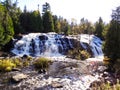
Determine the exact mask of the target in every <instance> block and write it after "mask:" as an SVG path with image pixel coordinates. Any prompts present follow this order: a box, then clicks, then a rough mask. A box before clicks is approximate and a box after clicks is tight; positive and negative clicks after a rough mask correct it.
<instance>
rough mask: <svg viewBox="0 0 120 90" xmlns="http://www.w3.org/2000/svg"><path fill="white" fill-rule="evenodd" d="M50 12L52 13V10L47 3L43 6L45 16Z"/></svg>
mask: <svg viewBox="0 0 120 90" xmlns="http://www.w3.org/2000/svg"><path fill="white" fill-rule="evenodd" d="M48 11H49V12H51V8H50V4H49V3H47V2H46V3H45V4H43V14H44V13H45V12H48Z"/></svg>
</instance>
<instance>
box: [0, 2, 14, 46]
mask: <svg viewBox="0 0 120 90" xmlns="http://www.w3.org/2000/svg"><path fill="white" fill-rule="evenodd" d="M0 17H1V18H0V48H1V47H2V46H4V45H5V44H6V43H8V42H9V41H10V40H11V38H12V37H13V35H14V30H13V23H12V19H11V17H10V16H9V14H8V12H7V10H6V8H5V7H4V6H2V5H1V4H0Z"/></svg>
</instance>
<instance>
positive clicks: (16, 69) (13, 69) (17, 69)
mask: <svg viewBox="0 0 120 90" xmlns="http://www.w3.org/2000/svg"><path fill="white" fill-rule="evenodd" d="M12 71H21V69H19V68H12Z"/></svg>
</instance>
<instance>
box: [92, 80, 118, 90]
mask: <svg viewBox="0 0 120 90" xmlns="http://www.w3.org/2000/svg"><path fill="white" fill-rule="evenodd" d="M91 89H92V90H120V82H119V80H117V83H116V84H114V85H111V84H110V82H109V81H108V82H107V83H102V82H101V85H99V84H98V83H96V84H94V86H92V87H91Z"/></svg>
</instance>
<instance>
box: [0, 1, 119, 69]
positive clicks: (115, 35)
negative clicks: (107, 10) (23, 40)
mask: <svg viewBox="0 0 120 90" xmlns="http://www.w3.org/2000/svg"><path fill="white" fill-rule="evenodd" d="M48 32H56V33H59V34H64V35H66V36H67V35H77V34H89V35H92V34H94V35H96V36H97V37H99V38H100V39H101V40H103V42H104V43H103V52H104V56H105V58H104V61H108V62H109V65H108V67H109V68H110V70H112V71H117V70H118V71H120V68H119V66H120V6H117V8H116V9H115V10H113V11H112V14H111V21H110V22H109V23H105V22H104V20H102V18H101V17H99V19H98V21H96V22H95V23H91V22H90V21H89V20H87V19H85V18H84V17H83V18H81V19H80V23H79V24H77V23H76V22H75V20H74V19H72V21H71V22H68V20H67V19H65V18H63V17H62V16H57V15H52V11H51V6H50V4H49V3H47V2H46V3H45V4H44V5H43V6H42V12H40V10H39V5H38V9H37V10H34V11H28V10H27V7H26V6H25V7H24V10H23V11H22V10H21V9H20V8H19V7H18V6H17V0H16V1H15V2H12V0H4V1H3V2H2V1H0V51H4V49H5V48H6V45H8V44H9V43H10V41H11V40H12V39H13V38H14V37H16V36H19V35H23V34H28V33H48Z"/></svg>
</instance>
